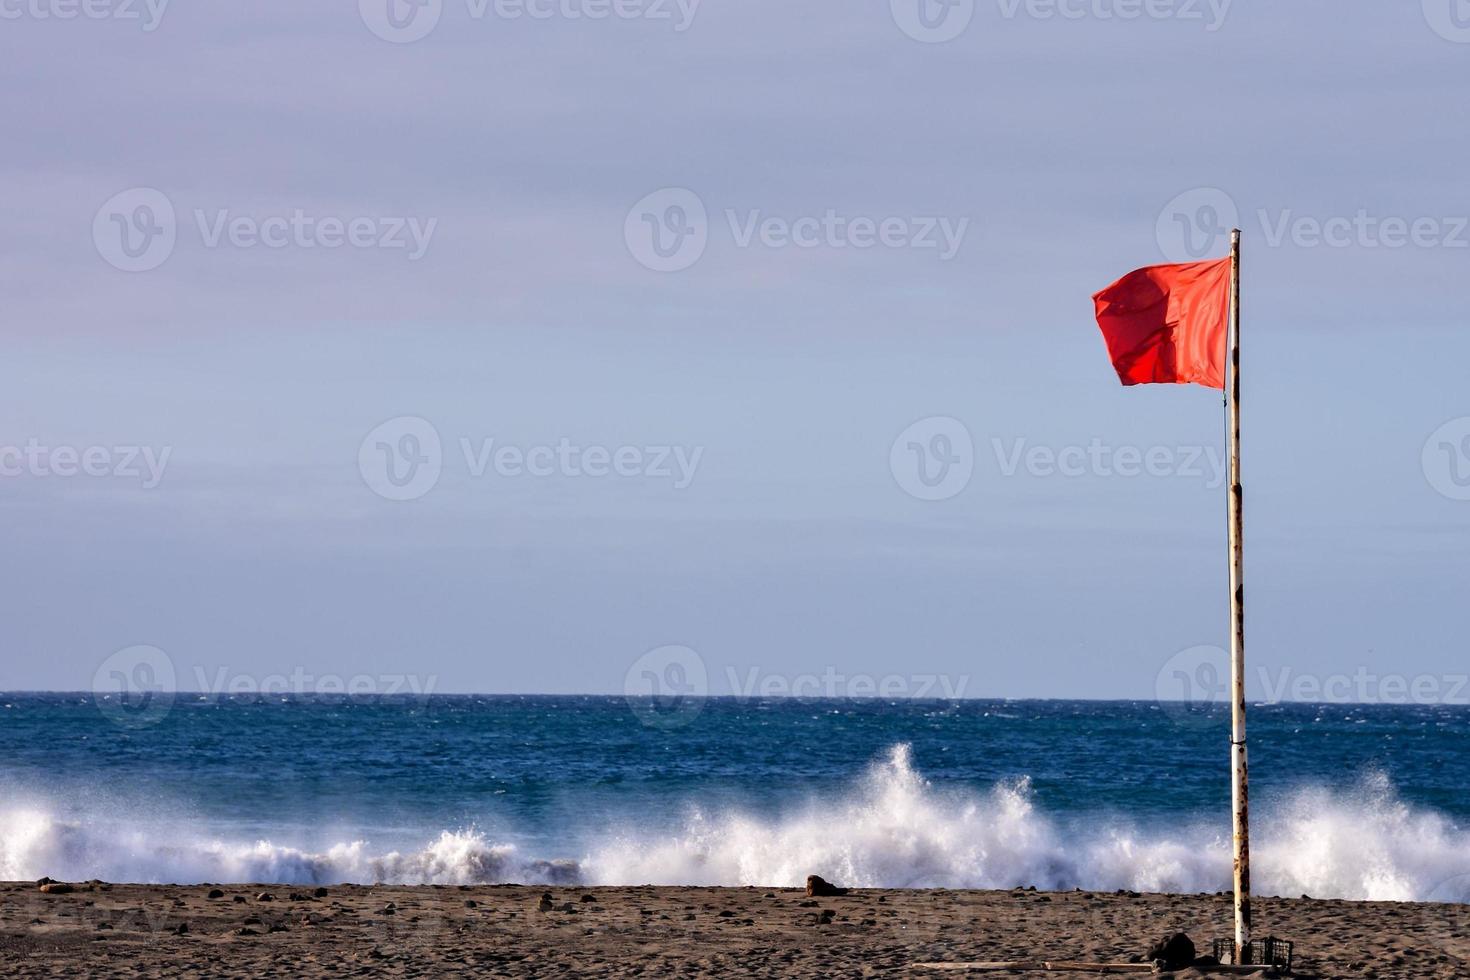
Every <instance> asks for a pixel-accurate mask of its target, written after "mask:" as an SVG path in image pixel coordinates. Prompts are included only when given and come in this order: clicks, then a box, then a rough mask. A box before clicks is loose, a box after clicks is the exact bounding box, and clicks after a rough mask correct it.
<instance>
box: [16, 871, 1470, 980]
mask: <svg viewBox="0 0 1470 980" xmlns="http://www.w3.org/2000/svg"><path fill="white" fill-rule="evenodd" d="M78 888H79V890H78V891H76V892H74V893H71V894H62V895H47V894H42V893H41V892H40V891H39V890H38V888H37V886H36V884H35V883H34V882H26V883H23V884H21V883H17V884H8V885H0V977H5V978H9V977H249V978H256V977H291V978H296V977H302V978H311V977H319V976H320V977H329V976H359V977H377V976H386V977H431V976H441V975H442V976H456V975H459V976H468V975H473V976H534V977H581V976H587V977H590V976H618V977H624V976H626V977H632V976H649V977H667V976H684V977H694V976H720V977H782V976H803V977H862V976H876V975H897V976H928V977H935V978H944V977H954V976H966V975H972V976H1016V975H1019V974H996V973H990V974H962V973H936V972H931V971H920V970H915V969H913V968H912V964H914V963H917V962H922V961H931V960H951V961H953V960H1010V959H1020V958H1027V959H1035V958H1037V957H1045V958H1053V959H1078V960H1127V959H1128V958H1130V957H1132V956H1137V955H1138V954H1141V953H1142V952H1143V951H1144V950H1145V949H1146V947H1147V944H1148V941H1149V940H1150V939H1152V938H1156V937H1158V936H1160V935H1162V934H1167V933H1169V932H1173V931H1176V930H1183V931H1184V932H1187V933H1188V934H1189V935H1190V936H1191V937H1193V938H1194V939H1195V941H1196V943H1197V944H1198V945H1199V946H1200V947H1201V949H1202V950H1205V951H1207V949H1208V944H1209V940H1210V939H1211V938H1212V937H1215V936H1223V935H1227V934H1228V933H1229V930H1230V922H1231V906H1230V901H1229V899H1228V898H1226V897H1223V896H1214V895H1209V896H1206V895H1185V896H1173V895H1141V896H1134V895H1115V894H1091V893H1084V892H1069V893H1050V894H1048V893H1038V892H1029V891H1014V892H970V891H878V890H874V891H859V892H855V893H853V894H852V895H850V896H847V897H843V898H823V899H808V898H806V896H805V895H804V894H803V893H802V892H801V891H799V890H795V889H776V888H654V887H643V888H560V887H559V888H552V889H549V891H550V892H551V894H552V895H553V897H554V901H555V907H554V908H553V910H551V911H547V912H543V911H539V910H538V908H537V905H538V899H540V897H541V895H542V893H543V892H545V891H548V889H546V888H542V887H522V886H484V887H473V888H395V887H381V886H379V887H372V888H358V887H348V886H337V887H333V888H330V889H328V894H327V895H326V896H325V897H320V898H318V897H314V896H313V894H312V892H313V889H310V888H302V887H299V886H298V887H295V888H292V887H286V886H279V885H261V886H250V887H241V886H220V888H221V890H222V891H223V892H224V896H223V897H221V898H214V899H210V898H208V897H207V896H208V894H209V892H210V888H209V887H208V886H189V887H172V886H170V887H160V886H134V885H81V886H78ZM261 892H269V893H270V894H271V895H272V896H273V900H270V901H266V900H261V898H260V897H259V896H260V893H261ZM584 896H589V897H590V899H589V898H584ZM237 897H239V898H240V899H243V901H237V900H236V899H237ZM825 912H830V913H831V914H830V916H827V917H826V918H829V919H830V921H825V922H824V921H822V919H823V918H824V916H823V913H825ZM1256 919H1257V923H1258V935H1265V934H1267V933H1270V934H1275V935H1280V936H1282V937H1284V938H1290V939H1294V940H1295V941H1296V943H1297V954H1298V964H1297V972H1298V973H1299V974H1302V975H1307V976H1318V977H1404V978H1426V977H1430V978H1432V977H1444V978H1449V977H1470V938H1467V933H1470V907H1466V906H1444V905H1415V904H1395V903H1383V902H1331V901H1317V900H1310V899H1294V900H1271V899H1266V900H1258V902H1257V905H1256ZM181 926H183V927H185V931H184V932H183V934H179V932H178V930H179V929H180V927H181ZM1029 975H1031V976H1047V975H1050V976H1061V977H1067V976H1075V977H1082V976H1092V975H1093V974H1080V973H1072V974H1029ZM1175 975H1176V976H1191V977H1192V976H1199V975H1200V974H1198V973H1195V972H1194V971H1184V972H1182V973H1179V974H1175Z"/></svg>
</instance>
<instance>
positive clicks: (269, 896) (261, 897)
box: [255, 892, 276, 902]
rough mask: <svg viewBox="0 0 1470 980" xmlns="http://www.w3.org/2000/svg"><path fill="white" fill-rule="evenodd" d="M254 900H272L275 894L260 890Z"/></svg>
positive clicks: (274, 898)
mask: <svg viewBox="0 0 1470 980" xmlns="http://www.w3.org/2000/svg"><path fill="white" fill-rule="evenodd" d="M255 900H256V901H257V902H274V901H275V900H276V896H274V895H272V894H271V893H270V892H261V893H260V894H259V895H256V896H255Z"/></svg>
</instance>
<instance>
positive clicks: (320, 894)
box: [311, 888, 331, 898]
mask: <svg viewBox="0 0 1470 980" xmlns="http://www.w3.org/2000/svg"><path fill="white" fill-rule="evenodd" d="M311 894H312V896H313V897H315V898H326V897H327V896H328V895H330V894H331V892H329V891H327V890H326V889H325V888H318V889H317V890H316V891H314V892H312V893H311Z"/></svg>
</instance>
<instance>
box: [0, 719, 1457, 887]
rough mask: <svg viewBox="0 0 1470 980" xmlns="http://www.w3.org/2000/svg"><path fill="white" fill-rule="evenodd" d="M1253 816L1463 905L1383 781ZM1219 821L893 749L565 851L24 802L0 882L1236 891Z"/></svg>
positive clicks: (1293, 879) (1286, 872)
mask: <svg viewBox="0 0 1470 980" xmlns="http://www.w3.org/2000/svg"><path fill="white" fill-rule="evenodd" d="M1222 821H1223V817H1222ZM1254 823H1255V829H1254V835H1253V837H1254V839H1253V842H1252V843H1253V871H1254V878H1255V883H1256V890H1257V891H1258V892H1259V893H1262V894H1271V895H1286V896H1296V895H1299V894H1303V893H1306V894H1310V895H1312V896H1314V897H1317V898H1346V899H1372V900H1388V901H1412V900H1436V901H1460V902H1465V901H1470V831H1467V830H1465V829H1463V828H1461V827H1459V826H1457V825H1456V824H1455V823H1454V822H1453V821H1452V820H1450V819H1448V818H1447V817H1445V816H1443V815H1441V814H1438V813H1435V812H1433V811H1429V810H1425V809H1422V808H1416V807H1412V806H1410V805H1408V804H1405V803H1404V802H1402V801H1401V800H1399V799H1398V798H1397V796H1396V795H1395V793H1394V792H1393V789H1392V787H1391V786H1390V785H1389V784H1388V781H1387V780H1386V779H1384V778H1382V777H1371V778H1369V779H1367V780H1366V781H1365V782H1364V783H1363V784H1362V785H1360V786H1358V787H1357V788H1355V789H1354V790H1353V791H1352V792H1346V793H1345V792H1341V791H1331V790H1326V789H1317V788H1307V789H1301V790H1299V791H1297V792H1296V793H1294V794H1292V795H1290V796H1289V797H1288V798H1286V799H1284V800H1282V801H1279V802H1277V803H1276V804H1275V805H1273V806H1271V807H1267V808H1264V809H1263V810H1258V813H1257V819H1256V820H1255V821H1254ZM144 826H147V828H148V829H146V830H145V829H143V827H144ZM1226 831H1228V827H1213V826H1206V825H1205V824H1204V823H1202V822H1189V823H1185V824H1180V825H1175V826H1170V827H1167V828H1158V827H1150V828H1140V827H1138V826H1137V825H1134V824H1132V823H1130V822H1128V821H1126V820H1124V819H1122V818H1119V817H1113V816H1109V815H1105V814H1093V815H1090V816H1089V817H1088V818H1086V819H1073V820H1062V819H1059V818H1055V817H1051V816H1048V815H1047V814H1046V813H1044V812H1042V811H1041V810H1040V809H1039V808H1038V805H1037V802H1036V799H1035V794H1034V793H1033V792H1032V790H1031V787H1030V785H1029V784H1028V782H1027V781H1025V780H1021V781H1018V782H1013V783H1004V784H999V785H996V786H994V787H992V788H991V789H990V790H989V791H988V792H984V793H976V792H973V791H969V790H946V789H943V788H939V787H935V786H934V785H932V784H931V783H929V782H928V781H927V780H925V779H924V778H923V777H922V775H920V774H919V773H918V772H917V771H916V770H915V768H914V766H913V764H912V760H911V758H910V754H909V750H908V747H907V746H903V745H900V746H895V747H894V748H892V749H891V750H890V752H889V754H888V756H887V758H886V759H884V760H882V761H881V762H879V763H877V764H875V765H874V766H872V768H871V769H870V770H869V771H868V773H867V774H866V775H865V776H864V777H863V778H862V779H861V780H860V781H859V783H858V784H857V785H855V786H853V787H852V788H851V791H850V792H849V793H847V794H846V795H845V796H843V797H841V798H837V799H833V800H830V801H814V802H812V803H810V804H808V805H807V806H806V807H804V808H802V809H799V810H794V811H790V812H786V813H783V814H779V815H771V814H760V813H754V812H739V811H735V810H725V811H720V812H706V811H704V810H703V809H701V808H699V807H693V808H691V811H690V813H689V816H688V818H687V820H686V821H685V822H684V825H683V827H682V829H681V830H680V831H679V832H677V833H674V834H672V835H670V834H658V835H652V834H648V833H640V832H639V830H638V828H636V827H624V828H622V829H621V830H620V831H619V832H616V833H609V834H600V835H595V836H592V835H576V834H573V835H570V836H569V839H575V840H577V841H578V844H577V845H576V846H575V847H569V848H568V850H569V851H570V853H568V854H563V855H527V854H523V853H522V852H521V850H520V849H519V848H518V847H517V846H515V845H513V844H510V843H506V842H503V841H496V840H492V839H490V838H488V837H487V836H486V835H485V834H483V833H482V832H480V831H479V830H476V829H474V828H468V829H460V830H452V831H451V830H446V831H443V832H440V833H438V834H437V836H435V835H433V834H426V835H425V840H426V843H425V844H424V845H423V846H421V847H419V848H417V849H411V850H408V851H395V850H388V851H384V850H375V849H374V848H373V847H372V846H371V844H370V843H369V842H367V841H363V840H352V841H344V842H342V843H338V844H336V845H333V846H331V847H328V848H327V849H325V850H318V851H311V850H306V849H301V848H297V847H292V846H286V845H282V844H277V843H273V842H271V841H266V840H261V841H238V840H237V841H230V840H225V839H219V838H217V837H214V836H211V835H209V834H207V833H200V832H199V830H198V829H192V830H191V829H185V828H181V827H177V826H174V827H168V828H165V829H159V827H158V825H157V824H156V823H152V822H150V823H148V824H146V825H143V824H133V825H130V824H127V823H126V822H122V823H119V822H116V821H110V820H102V819H89V817H88V816H87V815H85V814H83V815H75V814H63V813H59V812H57V811H56V810H55V809H54V808H48V807H44V806H32V807H23V806H14V807H10V808H5V809H0V879H8V880H22V879H28V878H38V877H41V876H42V875H51V876H53V877H57V878H64V879H71V880H80V879H87V878H102V879H104V880H109V881H136V882H168V883H198V882H206V881H208V882H239V883H244V882H272V883H280V884H341V883H361V884H371V883H375V882H385V883H392V884H446V885H459V884H491V883H502V882H521V883H546V884H588V885H597V884H603V885H615V884H616V885H623V884H629V885H631V884H665V885H764V886H794V885H799V884H800V883H801V882H802V881H803V880H804V879H805V877H806V876H807V875H808V874H820V875H822V876H823V877H826V878H829V879H831V880H834V881H840V882H842V883H843V884H847V885H852V886H856V887H875V888H876V887H883V888H935V887H943V888H1011V887H1015V886H1018V885H1020V886H1030V885H1034V886H1036V887H1037V888H1041V889H1051V890H1058V889H1071V888H1083V889H1086V890H1099V891H1103V890H1114V889H1120V888H1125V889H1131V890H1134V891H1149V892H1200V891H1219V890H1224V889H1227V888H1229V886H1230V843H1229V837H1228V833H1227V832H1226Z"/></svg>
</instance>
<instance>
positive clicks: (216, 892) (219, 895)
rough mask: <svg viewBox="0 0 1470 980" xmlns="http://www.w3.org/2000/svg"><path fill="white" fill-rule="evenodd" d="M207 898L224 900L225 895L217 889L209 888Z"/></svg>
mask: <svg viewBox="0 0 1470 980" xmlns="http://www.w3.org/2000/svg"><path fill="white" fill-rule="evenodd" d="M209 897H210V898H224V897H225V893H224V892H222V891H220V890H219V889H218V888H211V889H210V890H209Z"/></svg>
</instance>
